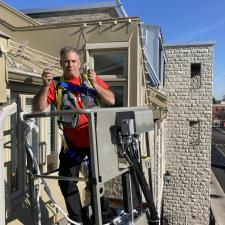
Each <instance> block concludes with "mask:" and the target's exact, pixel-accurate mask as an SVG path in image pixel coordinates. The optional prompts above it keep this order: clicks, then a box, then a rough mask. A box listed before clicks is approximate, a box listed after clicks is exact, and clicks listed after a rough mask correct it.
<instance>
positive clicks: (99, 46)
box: [85, 42, 129, 106]
mask: <svg viewBox="0 0 225 225" xmlns="http://www.w3.org/2000/svg"><path fill="white" fill-rule="evenodd" d="M98 51H99V53H104V52H106V51H107V52H109V51H112V52H113V53H117V52H118V53H120V52H123V53H124V52H125V53H126V54H125V59H124V75H123V76H121V75H114V74H112V75H108V74H107V75H102V76H101V75H99V77H100V78H101V79H102V80H104V81H106V82H107V83H108V84H109V85H111V86H122V87H123V89H124V96H123V102H124V106H127V104H128V65H129V63H128V62H129V58H128V55H129V42H107V43H89V44H86V45H85V62H86V63H87V65H88V66H89V67H90V68H94V60H93V53H96V52H98Z"/></svg>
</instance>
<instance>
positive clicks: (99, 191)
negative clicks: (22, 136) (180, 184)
mask: <svg viewBox="0 0 225 225" xmlns="http://www.w3.org/2000/svg"><path fill="white" fill-rule="evenodd" d="M74 113H76V114H86V115H88V119H89V140H90V149H91V153H90V155H91V159H90V161H91V170H92V171H91V172H92V178H91V182H92V191H93V201H94V209H93V211H94V212H93V213H94V215H95V225H103V221H102V212H101V202H100V198H101V197H103V196H104V191H105V187H104V185H105V183H106V182H109V181H110V180H112V179H114V178H116V177H117V176H120V175H122V176H123V177H124V179H125V182H124V184H126V183H130V182H131V180H132V181H134V180H135V182H137V184H138V185H137V187H138V188H139V189H140V190H141V191H142V193H143V195H144V198H145V200H143V201H144V202H145V203H146V204H145V205H146V208H143V209H142V210H141V212H140V213H139V214H138V215H137V216H135V218H134V217H132V220H133V222H134V224H135V225H148V224H150V225H153V224H155V225H156V224H159V218H158V213H157V211H156V207H155V204H154V201H153V197H152V190H150V188H149V186H148V184H147V182H146V179H145V175H144V173H143V171H142V163H141V149H140V142H139V136H140V134H144V133H146V132H148V131H150V130H153V129H154V123H153V114H152V111H151V110H150V109H149V108H147V107H123V108H100V109H80V110H64V111H51V112H42V113H32V114H23V115H22V120H23V121H24V124H26V126H28V127H29V126H30V128H31V129H32V126H33V125H30V124H31V120H32V118H40V117H55V116H61V115H64V116H65V115H72V114H74ZM33 121H34V119H33ZM33 127H34V126H33ZM28 130H29V129H28ZM25 133H26V134H27V132H25ZM27 146H28V147H27V148H28V149H27V150H31V149H30V146H29V143H27ZM28 154H30V153H29V151H28ZM31 154H32V153H31ZM32 159H33V156H32V155H30V156H28V161H29V162H30V163H28V167H29V168H28V169H29V171H30V176H29V177H30V182H31V184H30V197H31V202H32V205H33V214H34V224H35V225H41V211H40V207H39V205H38V202H37V201H38V198H37V193H35V192H37V188H36V187H35V185H34V184H33V183H32V182H33V181H34V180H35V179H42V181H43V182H44V179H48V178H50V179H54V178H53V177H52V176H51V174H49V173H48V174H41V173H40V172H38V168H36V166H35V162H34V161H32ZM33 160H34V159H33ZM132 173H133V174H134V176H133V177H132ZM131 177H132V179H131ZM133 178H134V180H133ZM55 179H73V178H68V177H63V178H62V177H61V178H60V177H55ZM83 181H84V182H86V181H87V179H86V180H85V179H84V180H83ZM89 181H90V179H89ZM122 188H123V193H125V199H124V200H123V208H124V210H125V212H127V213H131V214H132V210H133V209H134V208H133V207H134V205H133V199H132V190H131V189H130V186H129V185H123V187H122ZM46 191H47V192H50V190H48V189H47V190H46ZM49 194H50V193H49ZM50 200H51V194H50ZM52 201H53V206H54V200H53V199H52ZM66 223H67V221H66V220H63V221H61V222H60V223H59V224H62V225H64V224H66ZM71 224H72V223H71ZM111 224H114V223H111ZM117 224H119V223H117Z"/></svg>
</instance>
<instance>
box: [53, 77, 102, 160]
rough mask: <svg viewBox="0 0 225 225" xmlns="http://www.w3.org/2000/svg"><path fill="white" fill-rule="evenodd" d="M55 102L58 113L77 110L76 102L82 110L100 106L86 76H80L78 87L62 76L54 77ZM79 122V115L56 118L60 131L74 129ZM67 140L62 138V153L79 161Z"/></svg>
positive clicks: (98, 99)
mask: <svg viewBox="0 0 225 225" xmlns="http://www.w3.org/2000/svg"><path fill="white" fill-rule="evenodd" d="M53 82H54V87H55V93H56V101H55V107H56V109H57V110H58V111H60V110H69V109H79V108H80V107H79V106H78V101H81V103H82V108H94V107H99V106H101V101H100V98H99V97H98V96H97V93H96V91H95V89H94V88H93V86H92V85H91V83H90V81H89V80H88V78H87V75H86V74H81V75H80V83H81V84H80V85H75V84H70V83H68V82H66V81H65V79H64V76H60V77H55V78H54V79H53ZM74 92H78V93H79V94H80V95H79V97H78V99H77V97H76V96H75V95H74ZM78 121H79V114H76V113H75V114H71V115H63V116H59V117H58V120H57V122H58V126H59V128H60V129H62V127H66V128H76V126H77V124H78ZM67 142H68V140H66V137H64V140H63V149H64V150H63V152H64V153H65V154H66V155H67V156H68V157H70V158H73V159H74V160H77V161H79V156H76V154H75V151H74V149H70V148H69V147H68V143H67Z"/></svg>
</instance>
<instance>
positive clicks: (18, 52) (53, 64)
mask: <svg viewBox="0 0 225 225" xmlns="http://www.w3.org/2000/svg"><path fill="white" fill-rule="evenodd" d="M6 61H7V66H8V71H9V72H10V73H13V74H14V75H15V74H17V75H16V76H12V77H13V80H14V81H19V80H21V79H22V78H21V77H23V76H26V77H27V76H30V77H36V78H40V77H41V76H40V75H41V74H42V71H43V69H44V68H46V67H49V68H51V69H52V71H53V74H55V75H59V74H60V73H61V68H60V65H59V59H58V58H55V57H53V56H51V55H48V54H45V53H43V52H40V51H37V50H35V49H32V48H29V47H27V46H26V45H25V44H21V43H18V42H16V41H13V40H9V46H8V50H7V54H6ZM17 78H18V80H17ZM9 79H10V77H9Z"/></svg>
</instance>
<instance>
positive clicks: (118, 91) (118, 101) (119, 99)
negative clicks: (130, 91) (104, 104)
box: [110, 86, 124, 107]
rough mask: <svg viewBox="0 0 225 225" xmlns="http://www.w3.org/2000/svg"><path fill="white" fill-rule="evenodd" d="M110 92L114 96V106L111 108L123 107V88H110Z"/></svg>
mask: <svg viewBox="0 0 225 225" xmlns="http://www.w3.org/2000/svg"><path fill="white" fill-rule="evenodd" d="M110 90H112V91H113V92H114V94H115V105H114V106H113V107H122V106H124V88H123V86H111V87H110Z"/></svg>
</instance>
